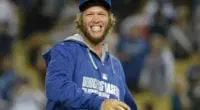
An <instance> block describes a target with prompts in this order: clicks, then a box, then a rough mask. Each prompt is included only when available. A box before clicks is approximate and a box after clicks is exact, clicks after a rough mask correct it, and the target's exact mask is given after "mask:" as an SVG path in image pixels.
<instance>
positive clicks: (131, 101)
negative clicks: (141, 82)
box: [118, 60, 137, 110]
mask: <svg viewBox="0 0 200 110" xmlns="http://www.w3.org/2000/svg"><path fill="white" fill-rule="evenodd" d="M118 66H119V68H118V69H119V71H120V72H121V73H122V74H121V75H122V77H123V80H124V89H125V96H124V102H125V103H126V104H127V105H128V106H129V107H130V108H131V110H137V105H136V103H135V101H134V99H133V96H132V94H131V92H130V91H129V88H128V86H127V84H126V78H125V74H124V69H123V67H122V65H121V62H120V61H119V60H118Z"/></svg>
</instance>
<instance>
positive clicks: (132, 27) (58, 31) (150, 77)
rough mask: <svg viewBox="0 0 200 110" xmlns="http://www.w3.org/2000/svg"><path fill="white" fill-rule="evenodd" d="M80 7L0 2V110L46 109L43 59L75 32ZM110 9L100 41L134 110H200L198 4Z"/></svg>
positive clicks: (144, 2) (59, 1)
mask: <svg viewBox="0 0 200 110" xmlns="http://www.w3.org/2000/svg"><path fill="white" fill-rule="evenodd" d="M78 3H79V0H0V110H44V109H45V102H46V101H45V100H46V99H45V87H44V83H45V68H46V67H45V62H44V60H43V58H42V54H43V53H44V52H46V51H47V50H48V49H49V48H50V47H51V46H52V45H54V44H56V43H57V42H59V41H61V40H63V39H64V38H65V37H67V36H70V35H72V34H73V33H76V28H75V23H74V19H75V18H76V15H77V13H78V12H79V10H78ZM122 7H126V8H122ZM112 11H113V13H114V15H115V16H116V17H117V25H116V28H115V29H113V32H112V33H110V35H109V36H108V37H107V39H106V41H105V42H107V43H108V45H109V47H108V48H109V50H110V51H111V52H112V53H113V54H114V55H116V56H117V57H118V58H119V59H120V61H121V62H122V66H123V68H124V71H125V76H126V80H127V85H128V87H129V88H130V90H131V91H132V93H133V95H134V98H135V100H136V103H137V105H138V108H139V110H200V57H199V56H200V36H199V35H200V2H199V0H113V9H112Z"/></svg>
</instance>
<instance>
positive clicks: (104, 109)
mask: <svg viewBox="0 0 200 110" xmlns="http://www.w3.org/2000/svg"><path fill="white" fill-rule="evenodd" d="M101 110H131V109H130V107H129V106H128V105H126V104H125V103H123V102H121V101H119V100H114V99H106V100H104V101H103V103H102V104H101Z"/></svg>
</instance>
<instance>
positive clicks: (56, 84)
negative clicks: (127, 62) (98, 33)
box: [43, 34, 137, 110]
mask: <svg viewBox="0 0 200 110" xmlns="http://www.w3.org/2000/svg"><path fill="white" fill-rule="evenodd" d="M43 57H44V59H45V61H46V65H47V74H46V84H45V86H46V96H47V105H46V110H100V107H101V103H102V102H103V101H104V100H105V99H118V100H120V101H123V102H125V103H126V104H127V105H129V106H130V108H131V110H137V107H136V104H135V102H134V100H133V98H132V96H131V93H130V92H129V90H128V88H127V85H126V81H125V76H124V71H123V69H122V66H121V63H120V62H119V60H118V59H117V58H115V57H114V56H113V55H111V54H110V53H108V52H107V51H106V50H105V51H104V54H103V57H102V58H99V57H98V56H97V55H96V54H95V53H94V51H93V50H92V49H91V48H90V47H89V46H88V45H87V44H86V43H84V40H83V38H82V36H81V35H79V34H75V35H73V36H70V37H68V38H66V39H65V40H64V41H62V42H60V43H58V44H56V45H55V46H54V47H53V48H51V49H50V50H49V51H48V52H47V53H45V54H44V55H43Z"/></svg>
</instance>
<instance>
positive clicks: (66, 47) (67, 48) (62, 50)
mask: <svg viewBox="0 0 200 110" xmlns="http://www.w3.org/2000/svg"><path fill="white" fill-rule="evenodd" d="M78 48H80V44H78V43H75V42H73V41H61V42H59V43H57V44H55V45H53V46H52V48H50V49H49V50H48V51H47V52H45V53H43V58H44V59H45V61H46V62H47V63H48V62H49V61H50V60H51V56H52V54H55V53H56V54H60V55H62V56H63V57H70V58H75V57H76V55H77V51H78Z"/></svg>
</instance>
